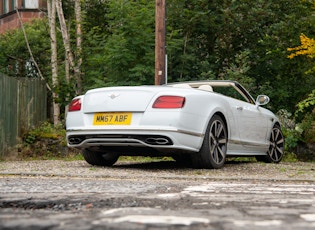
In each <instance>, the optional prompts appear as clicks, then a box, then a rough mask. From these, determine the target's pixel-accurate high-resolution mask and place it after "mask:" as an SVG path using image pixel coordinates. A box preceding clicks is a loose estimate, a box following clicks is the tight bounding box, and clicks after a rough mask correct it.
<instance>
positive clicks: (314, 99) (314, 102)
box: [295, 89, 315, 117]
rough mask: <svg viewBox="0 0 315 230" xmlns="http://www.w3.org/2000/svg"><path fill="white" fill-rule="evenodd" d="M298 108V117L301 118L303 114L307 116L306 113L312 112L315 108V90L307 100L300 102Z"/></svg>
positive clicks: (296, 113) (296, 112)
mask: <svg viewBox="0 0 315 230" xmlns="http://www.w3.org/2000/svg"><path fill="white" fill-rule="evenodd" d="M296 106H297V109H296V111H295V116H296V117H298V116H301V114H304V115H305V114H306V113H310V112H312V110H314V106H315V89H314V90H313V91H312V92H311V93H310V94H309V95H308V97H307V98H306V99H304V100H302V101H300V102H299V103H298V104H297V105H296Z"/></svg>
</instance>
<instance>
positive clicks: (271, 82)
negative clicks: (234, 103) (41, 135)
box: [0, 0, 315, 120]
mask: <svg viewBox="0 0 315 230" xmlns="http://www.w3.org/2000/svg"><path fill="white" fill-rule="evenodd" d="M166 3H167V6H166V7H167V21H166V25H167V28H166V36H167V37H166V41H167V55H168V82H174V81H184V80H200V79H202V80H205V79H234V80H238V81H240V82H241V83H242V84H243V85H244V86H246V87H247V88H248V89H249V90H250V92H253V94H267V95H268V96H269V97H270V98H271V103H270V104H269V105H270V108H271V109H272V110H274V111H278V110H279V109H286V110H288V111H290V112H291V113H294V110H295V109H296V107H295V106H296V104H298V102H300V101H301V103H300V104H298V106H299V107H298V113H299V114H303V116H304V112H309V110H310V108H311V106H310V105H311V103H313V102H312V99H311V100H310V101H304V102H303V99H304V98H305V95H307V94H308V93H309V92H311V91H312V90H313V89H314V85H315V78H314V77H313V74H312V73H311V72H307V70H309V69H311V68H312V67H314V60H310V59H307V58H306V57H296V58H294V59H288V58H287V56H288V51H287V48H288V47H295V46H297V45H299V43H300V41H299V35H300V34H301V33H304V34H307V36H308V37H315V27H314V22H315V16H314V8H313V5H314V1H313V0H312V1H300V0H278V1H274V0H257V1H249V0H239V1H235V0H226V1H219V0H213V1H208V0H167V1H166ZM73 5H74V4H73V2H72V1H63V6H64V11H65V15H66V17H67V22H69V25H70V28H71V30H70V31H71V36H70V37H71V39H72V44H73V47H74V44H75V41H74V39H75V35H74V25H75V23H74V15H73ZM82 13H83V22H82V31H83V47H82V48H83V54H82V55H83V63H82V69H81V70H82V73H83V74H82V78H83V87H84V91H86V90H88V89H90V88H95V87H103V86H112V85H141V84H153V82H154V58H155V57H154V50H155V49H154V47H155V2H154V1H145V0H139V1H125V0H104V1H103V0H87V1H82ZM25 28H26V33H27V36H28V39H29V42H30V46H31V49H32V51H33V54H34V57H35V58H36V61H37V63H38V64H39V67H40V69H41V71H42V72H43V75H44V77H45V78H46V79H47V81H48V83H50V82H51V67H50V39H49V29H48V25H47V21H46V20H40V21H36V22H34V23H32V24H30V25H25ZM57 31H58V30H57ZM57 36H58V39H57V40H58V68H59V69H58V70H59V81H60V85H58V86H56V88H55V89H54V90H56V92H57V93H58V95H59V101H58V102H60V103H61V105H62V106H64V105H66V104H68V102H69V100H70V99H71V97H72V96H74V93H75V84H76V82H70V84H69V83H68V82H66V80H65V71H64V69H65V68H64V67H65V60H64V48H63V43H62V39H61V34H60V32H58V34H57ZM0 50H1V52H0V71H1V72H3V73H7V74H10V75H11V76H29V77H32V76H37V73H36V71H35V70H34V68H31V69H28V70H27V69H26V68H21V67H22V66H23V65H24V64H23V63H26V62H28V63H29V60H30V56H29V53H28V51H27V47H26V45H25V40H24V35H23V33H22V31H21V30H16V31H12V32H8V33H6V34H4V35H1V36H0ZM20 60H21V62H20ZM21 69H24V70H23V71H21ZM313 94H314V92H313ZM253 96H256V95H253ZM299 116H300V115H299ZM303 116H302V118H303ZM302 118H301V120H302Z"/></svg>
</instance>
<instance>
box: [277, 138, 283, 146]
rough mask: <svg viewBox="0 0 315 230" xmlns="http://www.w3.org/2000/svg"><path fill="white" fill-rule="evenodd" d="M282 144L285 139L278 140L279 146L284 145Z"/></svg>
mask: <svg viewBox="0 0 315 230" xmlns="http://www.w3.org/2000/svg"><path fill="white" fill-rule="evenodd" d="M282 143H284V139H283V138H281V139H280V140H278V141H277V142H276V144H277V146H278V145H280V144H282Z"/></svg>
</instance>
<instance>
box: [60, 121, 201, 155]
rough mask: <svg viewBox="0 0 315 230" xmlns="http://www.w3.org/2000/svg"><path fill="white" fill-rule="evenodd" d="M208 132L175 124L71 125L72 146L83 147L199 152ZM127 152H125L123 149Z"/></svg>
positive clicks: (68, 132)
mask: <svg viewBox="0 0 315 230" xmlns="http://www.w3.org/2000/svg"><path fill="white" fill-rule="evenodd" d="M203 137H204V135H202V134H199V133H193V132H189V131H185V130H178V129H175V128H170V127H168V128H165V129H163V128H162V129H161V128H159V129H152V128H145V129H135V128H130V127H128V128H127V127H126V128H124V129H110V128H109V129H97V130H85V129H75V130H74V129H68V130H67V137H66V138H67V143H68V146H69V147H73V148H79V149H89V148H97V147H99V148H105V149H106V148H110V147H137V148H138V147H140V148H141V147H143V148H154V149H156V150H157V151H159V152H170V150H172V149H173V150H174V151H175V150H182V151H190V152H198V151H199V149H200V147H201V144H202V141H203ZM122 154H123V153H122Z"/></svg>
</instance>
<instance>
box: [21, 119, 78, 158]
mask: <svg viewBox="0 0 315 230" xmlns="http://www.w3.org/2000/svg"><path fill="white" fill-rule="evenodd" d="M78 153H79V151H77V150H75V149H68V147H67V143H66V130H65V129H64V127H63V125H58V126H54V125H53V124H51V123H49V122H44V123H43V124H41V125H40V126H38V127H36V128H34V129H32V130H29V131H26V132H25V133H24V134H23V136H22V146H20V147H19V153H18V157H19V158H22V159H28V158H35V159H38V158H39V159H52V158H53V159H54V158H64V157H74V156H76V155H78Z"/></svg>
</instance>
